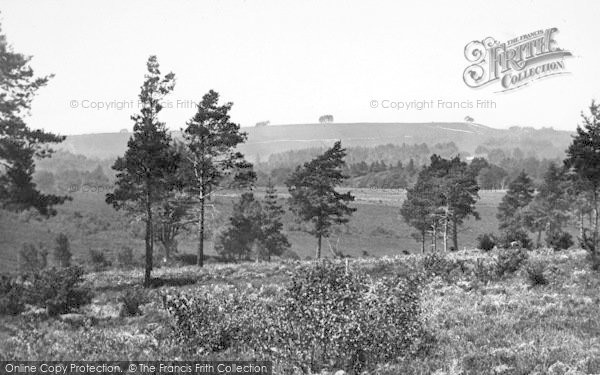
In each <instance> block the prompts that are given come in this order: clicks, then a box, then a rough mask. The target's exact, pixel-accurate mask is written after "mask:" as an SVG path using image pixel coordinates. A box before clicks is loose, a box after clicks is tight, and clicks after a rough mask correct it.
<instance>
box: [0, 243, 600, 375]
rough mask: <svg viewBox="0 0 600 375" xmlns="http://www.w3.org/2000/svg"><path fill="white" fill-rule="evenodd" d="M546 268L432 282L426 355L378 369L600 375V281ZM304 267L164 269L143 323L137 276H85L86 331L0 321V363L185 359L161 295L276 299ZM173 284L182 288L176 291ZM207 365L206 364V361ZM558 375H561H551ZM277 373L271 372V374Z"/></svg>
mask: <svg viewBox="0 0 600 375" xmlns="http://www.w3.org/2000/svg"><path fill="white" fill-rule="evenodd" d="M495 256H496V254H495V252H494V251H492V252H490V253H485V254H483V253H480V252H478V251H461V252H458V253H453V254H451V255H449V257H450V258H451V259H454V260H461V261H464V262H467V263H469V262H470V263H475V262H476V260H477V259H483V260H490V259H491V258H492V257H495ZM420 259H421V256H420V255H409V256H396V257H382V258H379V259H352V260H350V263H349V267H350V270H353V269H359V268H360V269H364V270H365V271H366V272H368V273H369V274H371V275H372V276H373V277H377V276H378V275H383V274H389V273H390V272H405V270H408V269H411V268H413V267H415V264H418V262H419V261H420ZM530 259H531V260H532V261H536V262H537V261H543V262H545V264H547V269H546V277H547V279H548V284H547V285H539V286H537V287H535V288H532V287H530V285H529V282H528V276H527V273H526V271H525V270H524V269H522V270H521V271H519V272H517V273H515V274H512V275H509V276H506V277H503V278H501V279H496V280H494V281H491V282H481V281H479V280H478V279H477V278H476V277H475V276H474V275H472V274H468V273H465V274H459V275H458V276H456V277H455V278H454V279H452V280H449V279H446V278H440V277H434V278H433V279H430V281H429V282H428V283H427V285H426V286H425V288H424V289H423V295H422V305H423V309H424V311H425V322H426V326H427V327H428V329H429V330H430V332H432V333H433V335H434V337H435V341H434V343H433V344H432V345H431V347H430V350H429V353H428V354H427V355H425V356H423V357H419V358H417V359H413V360H411V361H405V362H398V363H390V364H381V365H380V367H379V369H378V373H380V374H398V373H402V374H431V373H435V374H438V375H441V374H500V373H501V374H535V373H537V374H545V373H561V374H562V373H565V372H566V370H567V369H570V370H571V372H570V374H589V373H600V319H598V305H599V304H600V296H599V295H598V290H599V288H600V273H599V272H596V271H592V270H591V269H590V266H589V263H588V262H587V260H586V253H585V251H582V250H571V251H568V252H563V253H554V252H552V251H548V252H546V251H539V252H532V253H530ZM303 264H305V262H288V263H277V262H275V263H241V264H212V265H208V266H207V267H205V268H203V269H200V270H198V269H197V268H195V267H193V266H189V267H181V268H167V267H163V268H161V269H157V270H156V272H155V276H156V277H157V278H159V279H160V280H171V281H172V283H171V284H169V283H165V285H163V286H157V287H156V288H154V289H151V290H150V291H149V292H148V295H149V302H148V303H146V304H144V305H142V306H141V307H140V309H141V312H142V315H141V316H134V317H123V316H119V312H120V298H121V296H122V295H123V294H124V293H126V292H127V291H128V290H131V289H132V288H133V287H134V286H135V285H138V284H139V283H141V281H142V278H143V273H142V270H140V269H134V270H129V271H118V270H111V271H104V272H98V273H91V274H88V275H86V280H87V281H86V284H87V285H88V286H90V287H91V288H92V289H93V290H94V291H95V293H96V297H95V298H94V300H93V303H92V304H91V305H90V306H87V307H85V308H84V309H83V311H82V313H83V314H85V315H86V317H88V318H89V319H88V320H87V321H86V323H85V326H84V327H79V326H74V325H72V324H68V323H65V322H62V321H60V320H58V319H49V318H44V317H41V316H38V317H37V318H36V317H35V315H31V314H29V315H27V314H26V315H25V316H18V317H0V360H6V359H11V360H18V359H19V360H25V359H27V360H36V359H37V360H43V359H49V358H52V359H53V360H75V359H77V360H124V359H131V360H134V359H135V360H144V359H159V358H160V359H171V360H173V359H183V358H187V357H186V354H185V350H184V348H182V347H181V345H180V344H179V343H177V342H173V341H172V338H171V336H170V330H169V327H170V325H171V323H172V321H171V319H170V317H169V316H168V315H167V314H166V313H165V311H164V310H163V308H162V306H161V299H160V296H159V295H160V293H161V292H164V291H166V290H179V291H184V290H202V291H205V292H206V293H214V292H216V291H219V290H237V291H239V292H243V293H245V292H248V293H250V292H252V291H256V290H260V291H261V293H280V291H281V288H282V286H284V285H285V284H286V283H287V281H288V280H289V275H290V274H291V272H293V271H294V269H296V268H298V267H302V266H303ZM177 280H185V281H186V282H181V283H178V282H177ZM210 356H212V357H211V358H214V359H222V360H224V359H228V360H234V359H239V360H241V359H248V358H251V357H252V354H251V353H249V352H241V353H240V352H231V351H226V352H221V353H213V354H211V355H209V357H210ZM207 359H208V358H207ZM559 368H562V369H563V370H564V371H561V372H556V371H558V369H559ZM275 370H276V371H275V372H276V373H277V366H275Z"/></svg>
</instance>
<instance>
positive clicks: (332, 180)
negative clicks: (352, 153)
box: [286, 141, 356, 258]
mask: <svg viewBox="0 0 600 375" xmlns="http://www.w3.org/2000/svg"><path fill="white" fill-rule="evenodd" d="M345 156H346V150H345V149H343V148H342V143H341V142H340V141H337V142H336V143H335V144H334V145H333V147H332V148H330V149H329V150H327V151H325V153H323V154H322V155H319V156H317V157H316V158H315V159H313V160H311V161H310V162H308V163H304V165H303V166H298V167H297V168H296V170H295V171H294V173H292V175H291V176H290V177H289V178H288V180H287V181H286V185H287V187H288V190H289V192H290V195H291V198H290V200H289V202H290V208H291V210H292V212H293V213H294V214H295V215H296V217H297V219H298V220H299V221H308V222H311V223H312V229H310V230H309V233H310V234H312V235H314V236H315V237H317V253H316V257H317V258H320V257H321V241H322V238H323V237H328V236H329V230H330V228H331V226H332V225H333V224H344V223H347V222H348V221H349V219H348V216H350V215H351V214H352V213H353V212H354V211H356V208H352V207H350V206H348V203H349V202H352V201H354V196H353V195H352V194H350V192H346V193H339V192H337V191H336V190H335V188H336V187H338V186H339V185H340V184H341V183H342V182H343V181H344V180H345V179H346V178H348V176H346V175H344V174H343V173H342V168H343V166H344V164H345V163H344V157H345Z"/></svg>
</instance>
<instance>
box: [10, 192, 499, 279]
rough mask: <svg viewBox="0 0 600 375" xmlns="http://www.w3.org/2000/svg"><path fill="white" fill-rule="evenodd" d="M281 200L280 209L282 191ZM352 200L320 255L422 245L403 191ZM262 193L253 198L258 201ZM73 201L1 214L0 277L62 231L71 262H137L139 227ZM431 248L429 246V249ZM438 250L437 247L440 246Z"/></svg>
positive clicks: (295, 246)
mask: <svg viewBox="0 0 600 375" xmlns="http://www.w3.org/2000/svg"><path fill="white" fill-rule="evenodd" d="M279 191H280V192H282V194H281V195H280V196H281V200H282V204H284V203H285V202H284V199H285V195H284V194H283V192H284V191H285V189H284V188H279ZM352 191H353V193H354V194H355V195H356V197H357V198H356V202H355V203H354V206H355V207H356V208H357V211H356V212H355V213H354V215H353V217H352V218H351V220H350V222H349V223H348V224H347V225H345V226H342V227H339V228H338V229H337V230H336V231H335V233H334V234H332V236H331V237H330V239H329V241H324V243H323V246H324V248H323V254H324V256H330V255H331V253H330V251H329V246H330V245H331V246H334V247H335V246H337V247H338V249H339V250H341V251H342V253H344V254H346V255H349V256H352V257H359V256H375V257H380V256H385V255H397V254H400V253H402V252H403V251H408V252H415V251H420V244H418V243H417V242H415V240H414V239H413V238H412V237H411V233H412V232H413V230H412V228H410V227H409V226H408V225H406V223H405V222H404V220H403V219H402V217H401V216H400V206H401V205H402V201H403V199H404V196H405V193H404V191H402V190H383V189H353V190H352ZM503 194H504V193H503V192H498V191H482V192H481V193H480V197H481V199H480V200H479V201H478V203H477V211H478V212H479V213H480V215H481V220H474V219H469V220H468V221H467V222H466V223H465V225H464V226H463V227H462V228H461V231H460V235H459V248H461V249H462V248H473V247H474V246H475V245H476V238H477V236H478V235H479V234H481V233H486V232H494V231H496V230H497V227H498V225H497V220H496V217H495V215H496V207H497V206H498V203H499V202H500V200H501V199H502V196H503ZM262 195H263V193H262V192H261V191H260V190H259V191H258V192H257V193H256V196H257V197H258V198H261V197H262ZM72 196H73V201H71V202H67V203H66V204H64V205H62V206H59V207H58V215H57V216H56V217H53V218H50V219H49V220H43V219H41V218H39V217H37V216H31V215H29V214H21V215H16V214H11V213H7V212H0V239H1V241H0V261H1V264H0V273H1V272H7V271H14V270H16V266H17V265H18V250H19V249H21V248H22V246H23V243H32V244H35V245H36V246H43V247H45V248H46V249H47V250H49V251H50V252H51V250H52V248H53V246H54V238H55V237H56V235H57V234H58V233H60V232H64V233H65V234H67V236H68V237H69V240H70V242H71V250H72V252H73V254H74V255H73V259H74V261H75V263H82V264H86V263H87V256H88V254H89V251H90V249H95V250H100V251H103V252H105V253H106V255H107V257H108V258H109V259H112V260H114V259H115V258H116V254H117V253H118V252H119V251H120V250H121V249H123V247H131V248H132V249H133V250H134V252H135V253H136V254H137V257H138V258H140V257H142V255H143V248H144V242H143V238H144V234H143V233H144V232H143V227H142V225H141V223H140V222H139V221H138V222H135V221H133V222H132V219H131V218H128V217H127V216H125V215H124V214H123V213H122V212H117V211H115V210H114V209H113V208H112V207H110V206H108V205H107V204H106V203H105V202H104V194H99V193H91V192H87V193H84V192H77V193H74V194H73V195H72ZM234 196H235V194H233V193H232V194H225V195H222V196H219V197H217V198H216V199H215V201H214V202H212V204H213V206H212V207H210V208H209V210H208V215H207V217H208V218H209V228H211V229H213V231H214V230H218V228H219V227H221V226H223V225H224V224H225V223H226V221H227V217H228V216H229V215H230V213H231V206H232V201H233V199H235V198H234ZM284 228H285V230H286V233H287V235H288V237H289V239H290V242H291V244H292V250H293V251H294V252H296V253H297V254H298V255H299V256H300V257H301V258H302V259H305V258H307V257H313V256H314V253H315V249H316V239H315V238H314V237H312V236H310V235H309V234H307V233H305V232H303V231H301V230H300V229H301V227H300V225H299V224H298V223H295V221H294V218H293V215H292V214H291V213H290V212H287V213H286V215H285V217H284ZM196 238H197V236H196V234H195V233H193V232H191V233H187V234H186V235H184V236H182V238H181V239H180V240H179V242H180V246H179V248H180V251H181V252H182V253H189V254H194V253H195V249H196V247H197V241H196ZM428 245H429V244H428ZM438 246H441V243H439V244H438ZM205 249H208V250H207V251H206V254H207V255H209V256H214V255H216V254H215V252H214V251H213V250H212V242H211V241H210V236H209V241H208V244H207V246H205Z"/></svg>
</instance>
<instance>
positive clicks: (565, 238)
mask: <svg viewBox="0 0 600 375" xmlns="http://www.w3.org/2000/svg"><path fill="white" fill-rule="evenodd" d="M546 243H547V244H548V246H550V247H551V248H553V249H554V250H566V249H568V248H569V247H571V246H573V243H574V242H573V236H572V235H571V233H569V232H564V231H553V232H549V233H548V234H547V236H546Z"/></svg>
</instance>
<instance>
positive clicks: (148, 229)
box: [144, 192, 153, 288]
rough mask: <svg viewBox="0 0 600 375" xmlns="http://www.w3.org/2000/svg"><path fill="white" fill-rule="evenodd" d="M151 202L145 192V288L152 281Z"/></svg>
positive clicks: (148, 194)
mask: <svg viewBox="0 0 600 375" xmlns="http://www.w3.org/2000/svg"><path fill="white" fill-rule="evenodd" d="M152 238H153V233H152V203H151V202H150V192H148V193H147V194H146V270H145V273H144V286H145V287H146V288H147V287H149V286H150V283H151V281H152V276H151V274H152V250H153V249H152V245H153V243H152V242H153V241H152Z"/></svg>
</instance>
